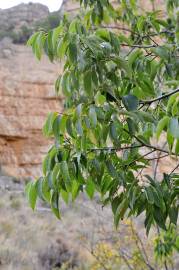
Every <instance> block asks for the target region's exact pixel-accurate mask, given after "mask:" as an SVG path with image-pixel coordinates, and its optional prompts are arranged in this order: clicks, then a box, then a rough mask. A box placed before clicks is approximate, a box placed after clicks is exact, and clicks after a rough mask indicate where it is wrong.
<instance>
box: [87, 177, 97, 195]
mask: <svg viewBox="0 0 179 270" xmlns="http://www.w3.org/2000/svg"><path fill="white" fill-rule="evenodd" d="M85 190H86V193H87V195H88V196H89V198H90V199H93V196H94V192H95V185H94V183H93V181H92V180H91V178H89V179H88V180H87V183H86V187H85Z"/></svg>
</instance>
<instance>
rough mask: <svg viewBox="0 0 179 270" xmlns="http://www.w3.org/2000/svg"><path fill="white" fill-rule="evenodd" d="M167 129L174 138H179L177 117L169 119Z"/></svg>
mask: <svg viewBox="0 0 179 270" xmlns="http://www.w3.org/2000/svg"><path fill="white" fill-rule="evenodd" d="M169 131H170V133H171V135H172V136H173V137H174V138H176V139H179V123H178V118H176V117H173V118H171V119H170V122H169Z"/></svg>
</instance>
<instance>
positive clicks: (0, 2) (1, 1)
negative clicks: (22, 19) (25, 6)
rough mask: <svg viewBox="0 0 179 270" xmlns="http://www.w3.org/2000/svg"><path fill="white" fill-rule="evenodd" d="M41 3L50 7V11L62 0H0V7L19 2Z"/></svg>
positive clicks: (58, 5) (57, 7)
mask: <svg viewBox="0 0 179 270" xmlns="http://www.w3.org/2000/svg"><path fill="white" fill-rule="evenodd" d="M29 2H34V3H41V4H44V5H46V6H48V8H49V9H50V11H55V10H58V9H59V8H60V6H61V2H62V0H0V8H9V7H13V6H16V5H18V4H20V3H29Z"/></svg>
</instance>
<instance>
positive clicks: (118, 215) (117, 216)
mask: <svg viewBox="0 0 179 270" xmlns="http://www.w3.org/2000/svg"><path fill="white" fill-rule="evenodd" d="M127 208H128V200H127V198H124V199H123V201H122V202H121V203H120V204H119V206H118V208H117V210H116V213H115V215H114V224H115V226H116V228H117V227H118V224H119V220H120V219H123V218H124V215H125V213H126V210H127Z"/></svg>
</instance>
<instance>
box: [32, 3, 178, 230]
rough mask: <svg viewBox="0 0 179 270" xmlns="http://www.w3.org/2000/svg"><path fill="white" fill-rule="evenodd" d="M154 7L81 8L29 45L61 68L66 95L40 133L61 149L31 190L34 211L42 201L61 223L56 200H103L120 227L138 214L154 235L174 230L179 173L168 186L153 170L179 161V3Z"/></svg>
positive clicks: (59, 86) (59, 84) (169, 177)
mask: <svg viewBox="0 0 179 270" xmlns="http://www.w3.org/2000/svg"><path fill="white" fill-rule="evenodd" d="M151 2H152V4H153V10H151V11H145V10H143V9H140V7H139V1H134V0H130V1H126V0H121V1H116V2H115V3H114V2H113V1H108V0H84V1H83V0H81V12H79V14H77V16H76V17H75V18H73V19H72V20H70V19H69V18H68V16H64V18H63V20H62V21H61V23H60V25H59V26H58V27H56V28H55V29H53V30H50V31H43V30H41V31H38V32H36V33H35V34H34V35H33V36H32V37H31V38H30V39H29V41H28V45H30V46H31V47H32V50H33V52H34V54H35V55H36V57H37V58H38V59H41V56H42V53H43V52H45V54H46V55H47V56H48V57H49V59H50V61H57V60H59V59H63V60H64V71H63V74H62V75H60V76H59V78H58V79H57V81H56V83H55V89H56V93H57V95H58V94H61V93H63V95H64V97H65V102H64V111H63V113H59V112H51V113H49V115H48V117H47V120H46V123H45V125H44V128H43V133H44V135H45V136H47V137H51V138H54V144H53V146H52V147H51V148H50V149H49V151H48V153H47V155H46V157H45V159H44V162H43V176H42V177H40V178H39V179H37V181H35V182H31V183H30V184H29V185H28V186H27V196H28V199H29V202H30V205H31V207H32V208H33V209H34V208H35V205H36V199H37V197H40V198H41V199H43V200H45V201H47V202H48V203H49V204H50V205H51V208H52V211H53V212H54V214H55V215H56V216H57V217H58V218H60V205H59V197H62V198H63V199H64V201H65V202H66V203H68V201H69V200H73V201H74V200H75V199H76V198H77V196H78V195H79V193H80V192H82V191H85V192H86V193H87V194H88V196H89V197H90V198H93V196H94V193H95V192H97V193H98V194H99V195H100V198H101V202H102V204H103V205H104V206H105V205H107V204H110V205H111V207H112V211H113V213H114V223H115V225H116V226H118V223H119V221H120V220H122V219H123V218H124V217H125V216H128V217H130V216H139V215H140V214H141V213H144V215H145V227H146V231H147V233H148V232H149V230H150V228H151V226H152V225H157V226H159V227H160V228H162V229H164V230H166V229H167V228H168V226H169V225H170V224H174V225H176V224H177V217H178V194H179V174H178V173H177V171H176V169H177V168H178V167H179V165H177V166H176V167H175V168H171V171H170V172H166V171H164V172H163V175H162V179H158V174H157V173H156V172H157V166H158V164H159V163H160V161H161V160H162V159H165V158H166V156H167V157H171V156H172V157H175V158H176V160H178V159H177V157H178V154H179V11H178V7H179V2H178V0H175V1H174V0H172V1H171V0H169V1H166V10H165V11H160V10H156V9H155V6H156V5H155V1H151ZM121 25H122V26H121ZM156 139H157V140H158V142H157V143H156V142H155V141H156ZM163 143H164V144H163ZM162 144H163V146H162ZM154 154H155V156H154ZM154 161H156V169H155V172H154V174H153V173H152V169H150V168H152V164H153V162H154ZM145 168H148V169H150V171H151V173H150V174H147V173H145ZM159 180H160V181H159Z"/></svg>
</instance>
